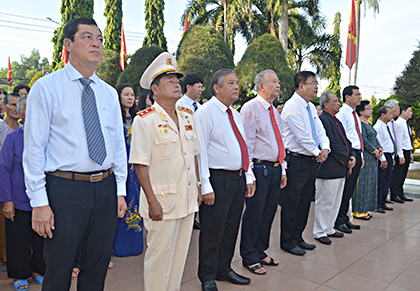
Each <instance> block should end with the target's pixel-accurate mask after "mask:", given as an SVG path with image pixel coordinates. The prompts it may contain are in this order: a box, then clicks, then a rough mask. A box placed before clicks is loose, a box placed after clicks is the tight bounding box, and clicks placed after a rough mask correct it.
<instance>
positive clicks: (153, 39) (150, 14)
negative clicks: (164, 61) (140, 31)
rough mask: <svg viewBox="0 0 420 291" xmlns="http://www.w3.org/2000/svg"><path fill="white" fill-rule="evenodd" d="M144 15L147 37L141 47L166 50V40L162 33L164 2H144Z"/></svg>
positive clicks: (153, 0) (151, 0) (159, 0)
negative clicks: (155, 47)
mask: <svg viewBox="0 0 420 291" xmlns="http://www.w3.org/2000/svg"><path fill="white" fill-rule="evenodd" d="M144 6H145V9H144V14H145V21H146V30H147V35H146V37H145V38H144V40H143V46H151V45H157V46H160V47H161V48H163V50H165V51H166V50H168V48H167V45H166V38H165V35H164V33H163V25H164V24H165V20H164V18H163V9H165V1H164V0H146V1H145V2H144Z"/></svg>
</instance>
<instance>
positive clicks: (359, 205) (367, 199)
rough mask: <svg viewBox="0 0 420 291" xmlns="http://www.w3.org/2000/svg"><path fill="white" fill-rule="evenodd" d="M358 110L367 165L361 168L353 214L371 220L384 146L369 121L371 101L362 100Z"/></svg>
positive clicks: (354, 197)
mask: <svg viewBox="0 0 420 291" xmlns="http://www.w3.org/2000/svg"><path fill="white" fill-rule="evenodd" d="M356 112H357V114H358V115H359V117H360V121H361V123H362V136H363V145H364V151H363V158H364V160H365V166H364V167H363V168H362V169H361V170H360V174H359V181H358V183H357V186H356V189H355V190H354V193H353V216H354V218H358V219H364V220H369V219H370V218H371V217H372V216H371V215H370V213H369V211H374V210H376V208H377V205H376V204H377V195H378V159H379V158H380V157H381V156H382V147H381V145H380V144H379V142H378V140H377V139H376V130H375V129H374V128H373V126H372V125H371V124H370V123H369V121H368V120H369V118H371V117H372V107H371V105H370V102H369V101H366V100H363V101H362V102H360V105H358V106H357V107H356Z"/></svg>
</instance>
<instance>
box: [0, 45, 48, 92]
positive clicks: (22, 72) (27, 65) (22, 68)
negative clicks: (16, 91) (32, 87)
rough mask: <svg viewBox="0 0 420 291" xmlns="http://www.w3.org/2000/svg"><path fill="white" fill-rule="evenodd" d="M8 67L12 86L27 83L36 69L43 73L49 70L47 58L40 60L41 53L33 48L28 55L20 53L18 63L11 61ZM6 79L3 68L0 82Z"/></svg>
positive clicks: (5, 72) (0, 72)
mask: <svg viewBox="0 0 420 291" xmlns="http://www.w3.org/2000/svg"><path fill="white" fill-rule="evenodd" d="M10 67H11V71H12V81H13V85H14V86H16V85H18V84H24V85H28V84H29V83H30V81H31V79H32V78H33V77H34V75H35V74H36V73H37V72H38V71H43V72H44V74H46V73H49V72H51V68H50V64H49V62H48V59H47V58H43V59H42V60H41V55H40V53H39V51H38V50H37V49H33V50H32V53H31V55H30V56H29V57H26V56H25V55H21V56H20V64H19V63H18V62H16V61H14V62H11V64H10ZM6 80H7V68H4V69H3V70H1V71H0V83H6V82H7V81H6Z"/></svg>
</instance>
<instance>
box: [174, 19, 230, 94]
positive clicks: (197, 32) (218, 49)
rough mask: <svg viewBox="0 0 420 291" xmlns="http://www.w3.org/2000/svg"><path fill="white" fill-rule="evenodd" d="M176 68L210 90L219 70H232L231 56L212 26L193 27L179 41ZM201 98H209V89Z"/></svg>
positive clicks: (226, 45)
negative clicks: (197, 77) (200, 78)
mask: <svg viewBox="0 0 420 291" xmlns="http://www.w3.org/2000/svg"><path fill="white" fill-rule="evenodd" d="M176 58H177V62H178V68H177V70H179V71H180V72H182V73H184V74H189V73H195V74H198V75H200V76H201V77H202V78H203V80H204V87H206V88H210V81H211V78H212V76H213V74H214V73H215V72H216V71H218V70H220V69H233V67H234V64H233V55H232V52H231V50H230V48H229V46H228V44H227V43H225V42H224V41H223V38H222V36H221V35H220V33H218V32H217V31H216V30H215V29H214V28H213V27H212V26H208V25H207V26H203V25H194V26H193V27H192V28H190V29H189V30H188V31H187V32H186V33H185V35H184V37H183V38H182V39H181V41H180V43H179V46H178V50H177V53H176ZM201 96H202V98H209V97H211V96H210V89H208V90H205V91H204V92H203V94H202V95H201Z"/></svg>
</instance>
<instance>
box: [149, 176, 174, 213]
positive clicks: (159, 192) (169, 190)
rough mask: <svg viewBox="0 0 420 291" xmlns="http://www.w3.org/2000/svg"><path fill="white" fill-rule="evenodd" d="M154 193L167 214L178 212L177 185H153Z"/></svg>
mask: <svg viewBox="0 0 420 291" xmlns="http://www.w3.org/2000/svg"><path fill="white" fill-rule="evenodd" d="M152 188H153V192H154V193H155V196H156V199H157V200H158V202H159V204H160V206H161V207H162V211H163V213H165V214H168V213H171V212H173V211H174V210H176V208H177V205H176V200H177V199H176V196H175V195H174V194H176V183H161V184H153V185H152Z"/></svg>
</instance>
